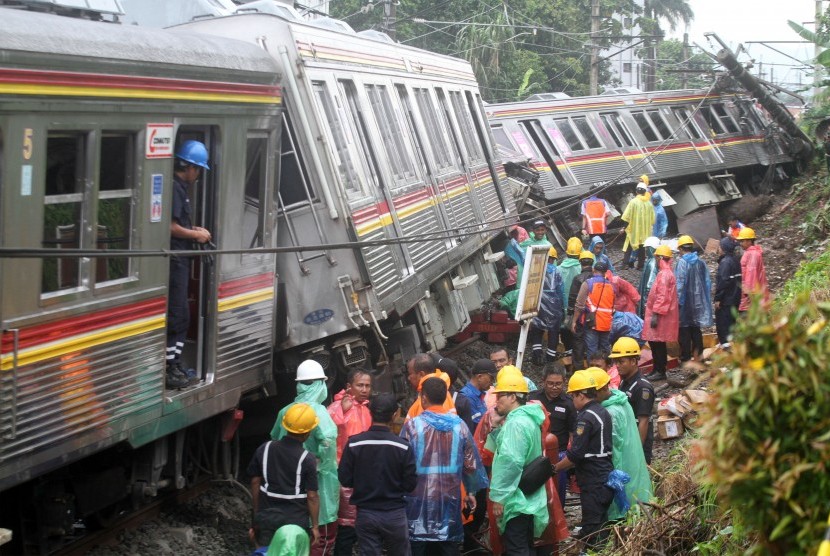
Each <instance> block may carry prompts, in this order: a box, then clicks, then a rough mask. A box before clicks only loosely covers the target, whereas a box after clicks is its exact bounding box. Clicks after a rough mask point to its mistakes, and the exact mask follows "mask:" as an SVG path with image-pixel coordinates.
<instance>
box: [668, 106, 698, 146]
mask: <svg viewBox="0 0 830 556" xmlns="http://www.w3.org/2000/svg"><path fill="white" fill-rule="evenodd" d="M672 112H673V113H674V116H675V117H676V118H677V121H679V122H680V127H681V128H682V129H684V130H685V131H686V133H688V134H689V136H690V137H691V138H692V139H703V134H702V133H700V130H699V129H698V128H697V125H696V124H695V121H694V119H693V118H692V117H691V116H690V115H689V110H688V109H687V108H685V107H683V106H675V107H673V108H672Z"/></svg>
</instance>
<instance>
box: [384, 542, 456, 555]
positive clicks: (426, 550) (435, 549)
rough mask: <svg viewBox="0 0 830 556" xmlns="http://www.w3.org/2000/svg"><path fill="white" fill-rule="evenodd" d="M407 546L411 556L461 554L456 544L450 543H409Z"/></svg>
mask: <svg viewBox="0 0 830 556" xmlns="http://www.w3.org/2000/svg"><path fill="white" fill-rule="evenodd" d="M409 544H410V546H411V547H412V556H458V555H459V554H461V551H460V550H458V543H457V542H452V541H440V542H424V541H410V543H409ZM393 548H394V547H393Z"/></svg>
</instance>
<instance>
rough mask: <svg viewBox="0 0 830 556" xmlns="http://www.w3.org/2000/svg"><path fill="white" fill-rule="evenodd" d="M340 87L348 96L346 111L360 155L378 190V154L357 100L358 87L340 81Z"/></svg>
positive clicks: (348, 82)
mask: <svg viewBox="0 0 830 556" xmlns="http://www.w3.org/2000/svg"><path fill="white" fill-rule="evenodd" d="M340 85H341V87H343V93H344V94H345V96H346V106H345V109H346V110H347V112H348V114H349V116H350V117H351V122H352V125H353V130H354V133H355V135H356V136H357V139H358V140H359V141H360V147H361V149H360V153H361V154H362V156H363V160H364V162H365V163H366V168H368V170H369V175H370V176H371V178H372V182H373V185H374V188H377V187H379V185H380V179H379V177H378V176H379V175H380V172H379V169H378V161H377V156H376V153H375V152H374V151H373V150H372V148H371V143H370V142H369V133H368V131H367V130H366V118H365V117H364V115H363V110H362V109H361V108H360V102H358V98H357V87H355V85H354V83H352V82H351V81H346V80H340Z"/></svg>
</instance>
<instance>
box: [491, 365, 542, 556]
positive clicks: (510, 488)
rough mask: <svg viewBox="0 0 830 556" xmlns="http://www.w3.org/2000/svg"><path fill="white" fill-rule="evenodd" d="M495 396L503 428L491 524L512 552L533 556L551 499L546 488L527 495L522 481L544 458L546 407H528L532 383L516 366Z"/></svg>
mask: <svg viewBox="0 0 830 556" xmlns="http://www.w3.org/2000/svg"><path fill="white" fill-rule="evenodd" d="M495 393H496V396H497V397H498V399H497V400H496V413H498V414H499V415H500V416H502V417H504V424H503V425H502V426H501V427H500V429H501V430H500V431H499V432H498V435H497V436H496V438H495V452H494V454H495V455H494V456H493V475H492V479H491V481H490V500H492V502H493V512H492V518H493V519H494V520H495V524H496V526H497V527H498V529H499V532H500V533H501V535H502V542H503V544H504V546H505V549H506V550H507V552H508V553H524V554H528V553H529V551H530V550H531V549H532V548H533V539H534V537H540V536H541V535H542V532H543V531H544V530H545V528H546V527H547V525H548V521H549V518H548V507H547V494H546V491H545V489H544V488H539V489H537V490H536V491H534V492H531V493H527V494H525V493H524V492H522V490H521V489H519V480H520V479H521V477H522V470H523V469H524V468H525V467H526V466H527V465H528V464H529V463H530V462H532V461H533V460H535V459H537V458H538V457H539V456H541V455H542V435H541V430H540V427H541V426H542V423H544V421H545V413H544V410H543V409H542V406H541V405H539V404H536V403H532V404H528V403H527V395H528V388H527V383H526V382H525V380H524V377H523V376H522V373H521V371H520V370H519V369H517V368H516V367H514V366H512V365H507V366H505V367H503V368H502V369H501V371H499V376H498V379H497V381H496V387H495ZM492 434H493V433H491V435H492ZM511 551H512V552H511Z"/></svg>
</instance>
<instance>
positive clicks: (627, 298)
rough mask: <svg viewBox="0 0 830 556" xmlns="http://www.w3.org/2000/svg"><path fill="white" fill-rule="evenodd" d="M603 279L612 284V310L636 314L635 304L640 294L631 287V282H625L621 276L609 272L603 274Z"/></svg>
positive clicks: (638, 300)
mask: <svg viewBox="0 0 830 556" xmlns="http://www.w3.org/2000/svg"><path fill="white" fill-rule="evenodd" d="M605 277H606V278H607V279H608V280H609V281H610V282H611V283H612V284H614V291H615V293H616V296H615V297H614V310H615V311H620V312H623V313H635V314H636V313H637V304H638V303H639V302H640V292H638V291H637V288H635V287H634V286H632V285H631V282H628V281H626V280H625V279H624V278H623V277H622V276H616V275H614V274H611V271H610V270H609V271H608V272H606V273H605Z"/></svg>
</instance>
